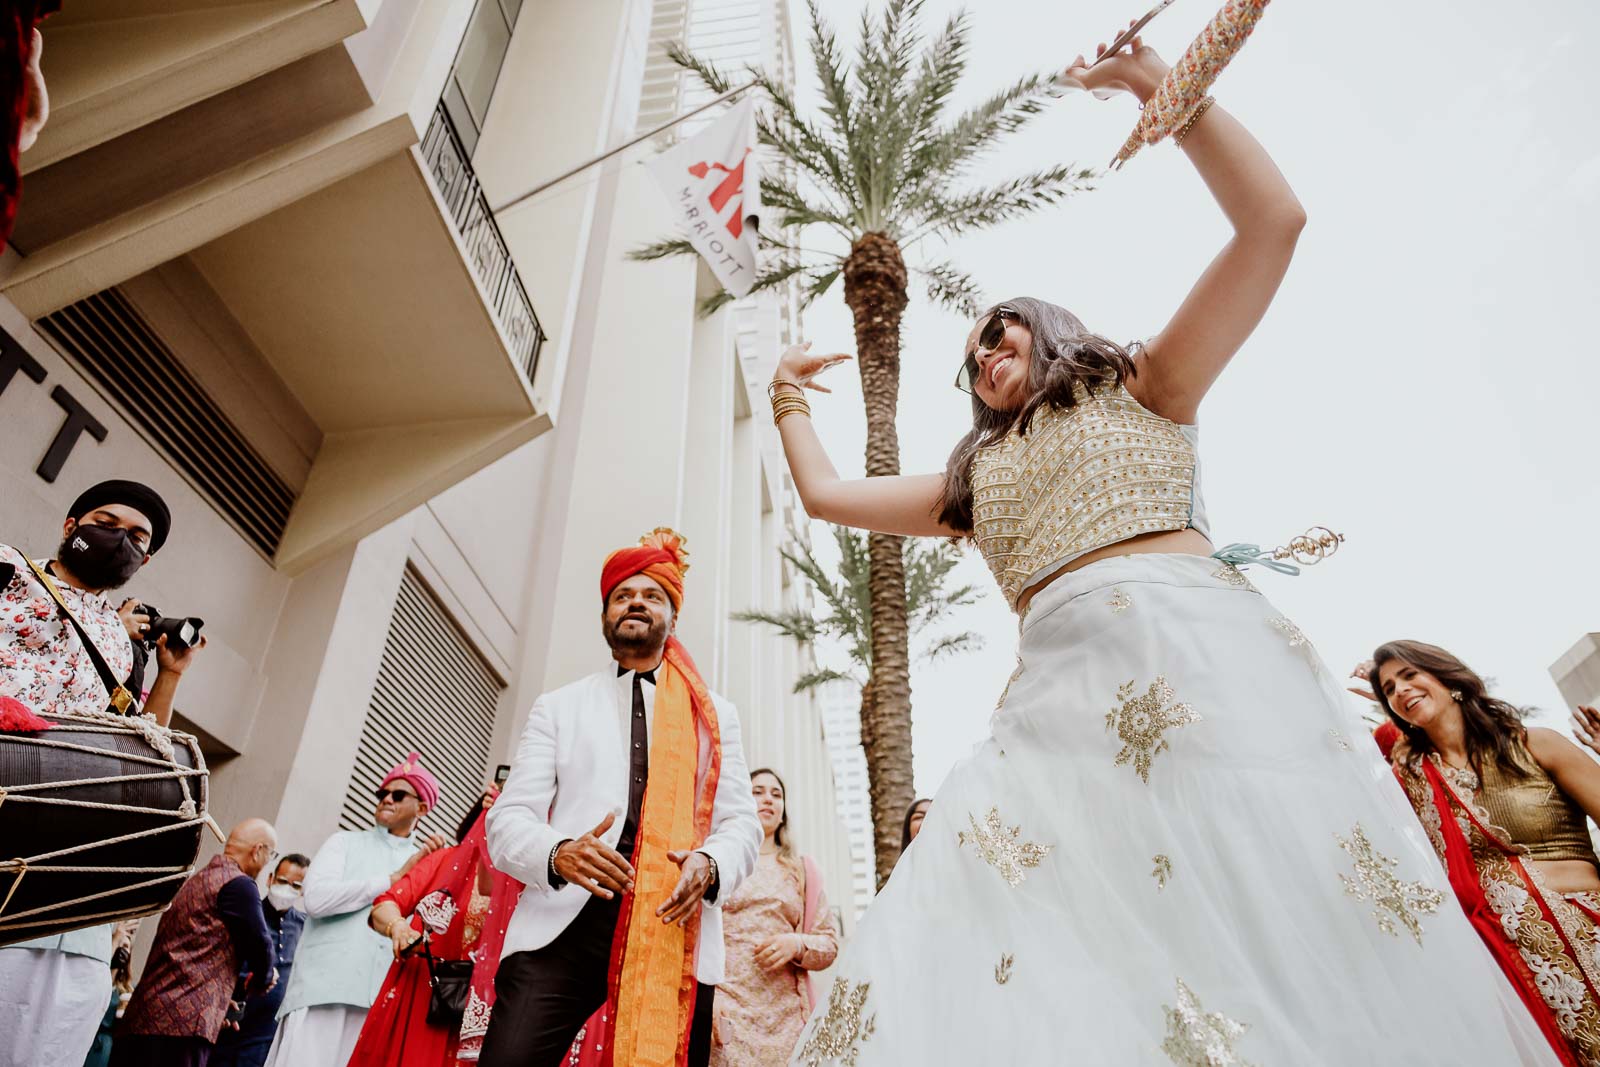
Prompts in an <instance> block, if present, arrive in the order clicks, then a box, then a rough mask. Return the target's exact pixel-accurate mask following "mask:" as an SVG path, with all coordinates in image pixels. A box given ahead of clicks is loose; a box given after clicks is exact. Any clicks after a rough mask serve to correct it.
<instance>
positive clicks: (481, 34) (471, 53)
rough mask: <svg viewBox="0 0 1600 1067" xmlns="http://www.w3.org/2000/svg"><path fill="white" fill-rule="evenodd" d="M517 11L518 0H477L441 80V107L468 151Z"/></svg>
mask: <svg viewBox="0 0 1600 1067" xmlns="http://www.w3.org/2000/svg"><path fill="white" fill-rule="evenodd" d="M521 12H522V0H478V5H477V7H476V8H474V9H473V12H472V20H471V21H470V22H469V23H468V24H467V35H466V36H465V37H463V38H462V40H461V50H460V51H458V52H457V53H456V65H455V67H454V68H452V69H451V71H450V80H449V81H447V82H446V83H445V89H444V106H445V109H446V110H447V111H449V113H450V120H451V121H452V122H454V123H455V127H456V131H457V133H459V134H460V136H461V141H462V143H463V144H464V145H465V146H466V149H467V152H468V153H472V152H476V151H477V148H478V137H479V135H480V134H482V132H483V123H484V120H485V119H486V118H487V117H488V115H489V101H490V100H491V99H493V98H494V87H495V83H496V82H498V81H499V80H500V68H501V67H502V66H504V65H505V61H506V50H507V49H508V48H510V47H511V31H512V30H513V29H515V28H516V25H517V16H518V15H519V14H521Z"/></svg>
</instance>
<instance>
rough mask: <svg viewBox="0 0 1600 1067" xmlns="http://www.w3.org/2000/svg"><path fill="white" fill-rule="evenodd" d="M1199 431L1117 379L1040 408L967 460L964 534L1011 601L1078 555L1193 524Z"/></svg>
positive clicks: (1197, 505)
mask: <svg viewBox="0 0 1600 1067" xmlns="http://www.w3.org/2000/svg"><path fill="white" fill-rule="evenodd" d="M1198 439H1199V430H1198V429H1197V428H1196V427H1194V426H1180V425H1178V424H1177V423H1175V422H1173V421H1171V420H1170V419H1164V418H1162V417H1161V416H1159V415H1156V414H1154V413H1152V412H1150V411H1147V410H1146V409H1145V408H1144V406H1143V405H1141V404H1140V403H1139V402H1138V401H1137V400H1135V399H1134V398H1133V397H1132V396H1131V395H1129V393H1128V391H1127V389H1125V388H1124V387H1123V386H1122V385H1120V384H1116V385H1107V386H1104V387H1102V388H1100V389H1098V390H1097V391H1095V392H1094V393H1092V394H1091V393H1089V392H1087V391H1082V390H1080V392H1079V395H1078V404H1077V405H1076V406H1074V407H1072V408H1070V409H1067V410H1061V409H1060V408H1056V407H1053V406H1050V405H1048V404H1047V405H1043V406H1041V407H1040V408H1039V409H1038V410H1037V411H1036V412H1035V413H1034V416H1033V420H1032V424H1031V425H1030V426H1029V427H1028V433H1027V435H1026V436H1023V435H1021V434H1019V433H1018V432H1017V431H1015V430H1013V431H1012V432H1011V433H1009V434H1007V435H1006V436H1005V437H1004V438H1003V439H1001V440H1000V441H998V442H996V443H994V444H992V445H988V446H986V447H984V448H982V449H980V450H979V451H978V454H977V455H976V456H975V457H974V458H973V461H972V515H973V539H974V540H975V541H976V542H977V545H978V550H979V551H980V552H982V553H983V558H984V561H985V562H986V563H988V564H989V569H990V570H991V571H993V572H994V576H995V579H996V581H998V582H999V583H1000V589H1001V591H1002V592H1003V593H1005V596H1006V600H1007V602H1008V603H1010V604H1011V606H1012V607H1013V608H1015V607H1016V604H1017V599H1018V597H1020V596H1021V595H1022V592H1023V591H1024V590H1025V589H1027V588H1028V587H1029V586H1030V585H1032V584H1033V583H1034V582H1035V581H1037V580H1038V579H1040V578H1043V577H1044V576H1045V575H1047V574H1049V573H1050V572H1051V571H1054V570H1056V569H1058V568H1059V567H1061V566H1063V565H1065V564H1066V563H1069V562H1070V561H1072V560H1074V559H1076V558H1077V557H1079V556H1081V555H1083V554H1084V553H1085V552H1092V551H1093V550H1095V549H1097V548H1101V547H1103V546H1105V545H1110V544H1115V543H1116V542H1118V541H1124V540H1126V539H1128V538H1130V537H1134V536H1136V535H1138V534H1145V533H1155V532H1162V531H1171V530H1184V529H1188V528H1189V527H1191V526H1192V527H1194V528H1195V529H1197V530H1199V531H1200V532H1201V533H1206V534H1207V535H1208V536H1209V533H1208V531H1207V524H1206V520H1205V509H1204V505H1203V504H1202V502H1201V499H1200V490H1199V467H1200V464H1199V459H1198V455H1197V452H1196V445H1197V443H1198Z"/></svg>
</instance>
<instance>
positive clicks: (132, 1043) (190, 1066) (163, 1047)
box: [60, 1031, 214, 1067]
mask: <svg viewBox="0 0 1600 1067" xmlns="http://www.w3.org/2000/svg"><path fill="white" fill-rule="evenodd" d="M213 1047H214V1046H213V1045H212V1044H211V1042H209V1041H207V1040H206V1039H205V1038H203V1037H165V1036H162V1035H159V1034H127V1033H122V1032H120V1031H118V1032H117V1033H116V1034H115V1035H114V1036H113V1037H112V1038H111V1065H112V1067H206V1061H207V1060H209V1059H210V1058H211V1050H212V1048H213ZM60 1067H64V1065H60Z"/></svg>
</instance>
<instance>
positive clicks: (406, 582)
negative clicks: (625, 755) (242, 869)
mask: <svg viewBox="0 0 1600 1067" xmlns="http://www.w3.org/2000/svg"><path fill="white" fill-rule="evenodd" d="M491 2H492V0H491ZM504 689H505V686H503V685H502V684H501V682H500V679H499V678H497V677H496V676H495V673H494V671H493V670H491V669H490V667H489V665H488V664H487V663H485V662H484V661H483V657H481V656H479V655H478V653H477V650H476V649H474V648H473V647H472V644H471V643H470V642H469V641H468V640H467V638H466V637H465V636H463V635H462V633H461V631H460V630H459V629H457V628H456V625H455V623H454V622H453V621H452V620H451V618H450V616H449V614H448V613H447V612H446V611H445V609H444V607H443V605H441V604H440V603H439V601H438V600H436V599H435V598H434V596H433V594H432V593H430V592H429V591H428V588H427V587H426V586H425V585H424V584H423V582H422V578H421V576H420V575H418V574H417V572H416V571H415V570H413V569H411V568H410V567H407V568H406V572H405V578H404V579H403V580H402V581H401V583H400V594H399V596H398V597H397V598H396V600H395V605H394V615H393V616H392V617H391V618H390V620H389V636H388V639H387V640H386V641H385V642H384V646H383V661H382V665H381V666H380V667H379V668H378V682H377V684H376V685H375V686H374V687H373V690H372V700H371V703H370V704H368V706H367V716H366V720H365V722H363V724H362V728H361V743H360V746H359V747H358V748H357V750H356V763H355V767H354V768H353V770H352V773H351V776H350V781H349V784H348V785H347V787H346V789H345V797H344V808H343V811H342V812H341V813H340V819H339V828H340V829H341V830H364V829H366V828H367V827H369V826H371V825H372V808H373V800H372V791H373V790H374V789H376V788H377V786H378V782H379V781H381V780H382V778H383V776H384V775H385V774H387V773H388V771H389V769H390V768H391V767H393V766H394V765H395V764H396V763H398V762H400V760H402V759H404V758H405V755H406V753H407V752H409V751H411V750H412V749H416V750H417V751H419V752H421V753H422V763H423V766H425V767H427V768H428V769H429V770H430V771H432V772H433V773H434V775H435V776H437V777H438V779H439V782H440V784H441V786H442V787H443V791H444V797H443V799H442V800H441V802H440V805H439V807H440V809H441V810H440V811H436V812H430V813H429V814H428V815H427V816H426V817H425V818H424V819H423V821H422V824H421V825H422V827H423V829H424V830H425V831H426V832H434V831H437V832H439V833H442V834H444V835H445V836H447V837H448V836H451V835H452V834H453V833H454V831H455V827H456V823H457V822H458V821H460V819H461V816H462V815H463V814H465V813H466V810H467V808H468V806H470V805H472V804H476V803H478V801H479V798H481V797H482V796H483V787H484V786H485V785H487V784H488V783H489V744H490V741H491V739H492V738H493V736H494V718H495V708H496V706H497V705H498V704H499V702H500V694H501V693H502V692H503V691H504Z"/></svg>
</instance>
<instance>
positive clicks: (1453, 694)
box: [1450, 689, 1461, 704]
mask: <svg viewBox="0 0 1600 1067" xmlns="http://www.w3.org/2000/svg"><path fill="white" fill-rule="evenodd" d="M1450 699H1451V700H1454V701H1455V702H1456V703H1457V704H1459V703H1461V690H1459V689H1452V690H1450Z"/></svg>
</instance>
